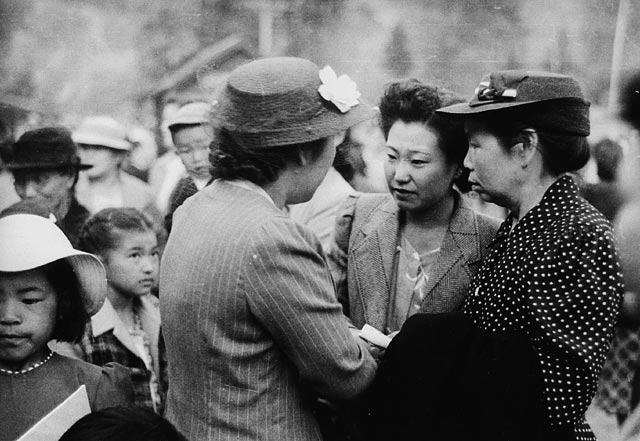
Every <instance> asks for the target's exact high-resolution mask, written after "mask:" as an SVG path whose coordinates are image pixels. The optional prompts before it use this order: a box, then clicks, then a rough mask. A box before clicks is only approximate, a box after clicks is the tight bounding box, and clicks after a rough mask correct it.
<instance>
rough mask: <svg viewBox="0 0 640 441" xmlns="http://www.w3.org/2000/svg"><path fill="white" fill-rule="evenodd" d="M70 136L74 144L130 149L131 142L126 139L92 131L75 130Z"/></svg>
mask: <svg viewBox="0 0 640 441" xmlns="http://www.w3.org/2000/svg"><path fill="white" fill-rule="evenodd" d="M71 138H72V139H73V142H75V143H76V144H86V145H99V146H101V147H106V148H109V149H114V150H122V151H129V150H131V144H130V143H128V142H127V141H122V140H118V139H113V138H110V137H107V136H101V135H96V134H94V133H86V132H75V133H73V134H72V135H71Z"/></svg>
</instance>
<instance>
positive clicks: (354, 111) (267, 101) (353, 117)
mask: <svg viewBox="0 0 640 441" xmlns="http://www.w3.org/2000/svg"><path fill="white" fill-rule="evenodd" d="M373 115H374V112H373V109H372V108H371V106H369V105H367V104H365V103H364V102H362V100H360V93H359V92H358V91H357V89H356V85H355V83H354V82H353V81H351V79H349V77H347V76H346V75H342V76H340V77H338V76H337V75H336V74H335V72H334V71H333V70H332V69H331V68H330V67H325V68H324V69H322V70H320V69H319V68H318V66H317V65H315V64H314V63H313V62H311V61H309V60H305V59H302V58H292V57H278V58H264V59H261V60H255V61H252V62H250V63H247V64H245V65H242V66H240V67H238V68H236V69H235V70H234V71H233V72H232V73H231V75H230V76H229V79H228V80H227V83H226V86H225V87H224V89H223V90H222V92H221V96H220V97H219V100H218V106H217V108H216V112H215V113H214V115H212V124H213V125H214V127H216V128H220V129H223V130H225V131H227V132H229V133H230V134H231V135H232V136H233V137H234V138H235V139H236V141H238V142H240V143H242V144H244V145H246V146H248V147H252V148H265V147H275V146H286V145H292V144H300V143H305V142H310V141H315V140H318V139H321V138H325V137H327V136H331V135H335V134H337V133H339V132H341V131H343V130H346V129H348V128H349V127H351V126H353V125H355V124H357V123H359V122H361V121H364V120H366V119H369V118H371V117H372V116H373Z"/></svg>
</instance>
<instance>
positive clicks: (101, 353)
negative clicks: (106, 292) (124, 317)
mask: <svg viewBox="0 0 640 441" xmlns="http://www.w3.org/2000/svg"><path fill="white" fill-rule="evenodd" d="M93 325H94V324H93V323H91V322H90V323H89V324H88V325H87V330H86V331H85V333H84V335H83V337H82V340H81V341H80V343H79V346H80V348H81V350H82V352H83V358H84V360H85V361H88V362H89V363H93V364H96V365H98V366H104V365H105V364H107V363H111V362H115V363H119V364H121V365H123V366H125V367H127V368H128V369H129V371H130V373H131V381H132V383H133V390H134V403H135V404H137V405H141V406H145V407H148V408H150V409H153V410H155V411H156V412H157V413H159V414H162V412H163V411H164V402H165V396H166V386H167V382H166V378H167V371H166V361H165V360H166V357H165V354H164V350H163V349H164V345H162V344H159V345H158V363H157V364H158V365H159V366H153V367H154V369H153V370H150V369H148V368H147V364H145V362H144V360H143V359H141V358H140V356H138V355H137V354H136V353H134V352H132V351H131V350H130V349H129V348H127V347H126V346H125V345H124V344H123V343H122V341H121V340H120V339H119V338H118V337H117V336H116V335H114V331H115V327H114V328H113V329H110V330H108V331H106V332H100V333H98V334H97V335H96V333H95V332H94V328H93ZM147 352H148V351H147ZM149 358H151V357H150V356H149ZM151 364H153V363H151ZM152 389H153V391H152Z"/></svg>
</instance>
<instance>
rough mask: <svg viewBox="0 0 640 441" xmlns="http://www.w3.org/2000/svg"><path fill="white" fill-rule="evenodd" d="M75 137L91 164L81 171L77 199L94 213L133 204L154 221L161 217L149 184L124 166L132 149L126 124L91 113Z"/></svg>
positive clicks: (83, 155)
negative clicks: (126, 170)
mask: <svg viewBox="0 0 640 441" xmlns="http://www.w3.org/2000/svg"><path fill="white" fill-rule="evenodd" d="M72 137H73V140H74V141H75V142H76V143H77V144H78V146H79V147H80V157H81V158H82V160H83V161H84V162H86V163H87V164H90V165H91V166H92V167H91V169H90V170H89V171H87V172H86V173H83V174H81V175H80V182H79V184H78V199H79V200H80V201H81V202H82V203H83V204H84V205H85V206H86V207H87V208H88V209H89V211H90V212H91V213H97V212H98V211H100V210H102V209H103V208H118V207H133V208H137V209H138V210H141V211H142V212H144V213H145V214H147V215H148V216H150V217H151V218H152V219H153V220H154V221H159V220H160V213H159V211H158V209H157V208H156V206H155V203H154V200H153V192H152V191H151V188H150V187H149V185H148V184H147V183H145V182H144V181H142V180H140V179H138V178H136V177H135V176H131V175H130V174H128V173H125V172H124V171H122V170H121V168H122V164H123V162H124V160H125V158H126V156H127V154H128V153H129V150H130V149H131V143H130V142H129V140H128V139H127V132H126V129H125V127H124V126H122V125H121V124H120V123H118V122H117V121H116V120H114V119H113V118H110V117H108V116H93V117H88V118H86V119H85V120H84V121H83V122H82V123H81V124H80V126H79V127H78V128H77V129H76V130H75V131H74V132H73V133H72Z"/></svg>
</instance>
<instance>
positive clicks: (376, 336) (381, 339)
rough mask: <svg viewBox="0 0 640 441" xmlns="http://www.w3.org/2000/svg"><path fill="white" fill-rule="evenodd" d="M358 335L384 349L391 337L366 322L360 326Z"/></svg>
mask: <svg viewBox="0 0 640 441" xmlns="http://www.w3.org/2000/svg"><path fill="white" fill-rule="evenodd" d="M358 335H360V337H362V338H364V339H365V340H367V341H368V342H369V343H373V344H374V345H376V346H380V347H381V348H385V349H386V348H387V346H389V343H391V339H390V338H389V337H387V336H386V335H384V334H383V333H382V332H380V331H378V330H377V329H376V328H374V327H373V326H371V325H367V324H365V325H364V326H363V327H362V329H361V330H360V332H359V333H358Z"/></svg>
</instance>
